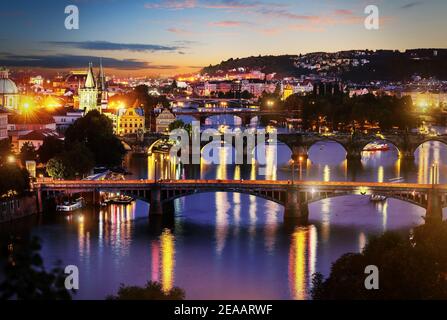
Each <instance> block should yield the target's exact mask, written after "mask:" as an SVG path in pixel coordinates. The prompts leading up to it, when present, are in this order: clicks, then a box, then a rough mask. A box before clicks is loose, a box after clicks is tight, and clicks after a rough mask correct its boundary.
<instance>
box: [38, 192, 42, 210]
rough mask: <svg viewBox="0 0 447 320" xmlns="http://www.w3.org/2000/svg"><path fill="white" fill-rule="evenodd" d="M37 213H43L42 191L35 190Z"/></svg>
mask: <svg viewBox="0 0 447 320" xmlns="http://www.w3.org/2000/svg"><path fill="white" fill-rule="evenodd" d="M37 212H38V213H42V212H43V202H42V190H41V189H37Z"/></svg>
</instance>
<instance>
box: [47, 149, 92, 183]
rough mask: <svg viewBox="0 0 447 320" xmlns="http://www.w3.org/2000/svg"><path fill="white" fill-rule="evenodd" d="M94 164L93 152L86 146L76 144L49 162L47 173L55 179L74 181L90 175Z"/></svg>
mask: <svg viewBox="0 0 447 320" xmlns="http://www.w3.org/2000/svg"><path fill="white" fill-rule="evenodd" d="M94 164H95V162H94V158H93V154H92V152H91V151H90V150H89V149H88V148H87V147H86V146H85V144H83V143H79V142H76V143H74V144H73V145H72V146H70V148H69V149H68V150H66V151H65V152H63V153H61V154H59V155H58V156H56V157H54V158H51V159H50V160H49V161H48V163H47V173H48V175H49V176H50V177H52V178H54V179H73V178H76V177H82V176H84V175H85V174H88V173H90V171H91V170H92V169H93V167H94Z"/></svg>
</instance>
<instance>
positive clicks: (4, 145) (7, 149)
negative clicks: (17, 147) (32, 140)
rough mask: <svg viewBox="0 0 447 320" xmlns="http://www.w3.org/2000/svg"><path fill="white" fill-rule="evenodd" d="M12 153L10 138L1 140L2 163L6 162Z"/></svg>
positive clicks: (0, 154)
mask: <svg viewBox="0 0 447 320" xmlns="http://www.w3.org/2000/svg"><path fill="white" fill-rule="evenodd" d="M10 154H11V142H10V141H9V139H2V140H0V165H1V164H2V163H4V162H6V159H7V157H8V156H9V155H10Z"/></svg>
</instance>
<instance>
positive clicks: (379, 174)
mask: <svg viewBox="0 0 447 320" xmlns="http://www.w3.org/2000/svg"><path fill="white" fill-rule="evenodd" d="M383 176H384V169H383V166H379V168H378V169H377V182H383Z"/></svg>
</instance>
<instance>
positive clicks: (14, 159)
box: [7, 155, 16, 164]
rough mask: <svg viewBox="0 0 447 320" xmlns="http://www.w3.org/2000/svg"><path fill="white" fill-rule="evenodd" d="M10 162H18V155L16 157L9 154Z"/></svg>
mask: <svg viewBox="0 0 447 320" xmlns="http://www.w3.org/2000/svg"><path fill="white" fill-rule="evenodd" d="M7 160H8V163H11V164H12V163H15V162H16V157H14V156H13V155H10V156H8V159H7Z"/></svg>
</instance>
